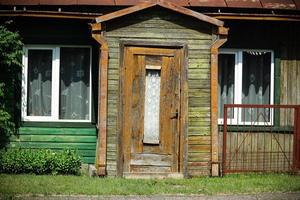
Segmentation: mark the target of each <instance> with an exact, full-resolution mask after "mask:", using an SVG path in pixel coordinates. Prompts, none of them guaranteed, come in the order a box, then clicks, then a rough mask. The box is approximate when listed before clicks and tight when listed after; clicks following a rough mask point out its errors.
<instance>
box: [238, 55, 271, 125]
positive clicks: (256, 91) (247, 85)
mask: <svg viewBox="0 0 300 200" xmlns="http://www.w3.org/2000/svg"><path fill="white" fill-rule="evenodd" d="M270 82H271V53H270V52H255V51H247V52H245V51H244V52H243V83H242V85H243V86H242V87H243V89H242V90H243V96H242V103H243V104H270ZM269 119H270V110H269V109H263V108H261V109H243V112H242V121H252V122H264V121H269Z"/></svg>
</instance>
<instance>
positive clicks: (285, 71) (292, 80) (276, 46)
mask: <svg viewBox="0 0 300 200" xmlns="http://www.w3.org/2000/svg"><path fill="white" fill-rule="evenodd" d="M225 26H226V27H229V28H230V31H229V37H228V41H227V42H226V44H225V45H224V47H223V48H248V49H270V50H274V54H275V91H274V93H275V94H274V95H275V96H274V100H275V103H277V104H279V103H280V104H300V38H299V35H300V26H299V22H279V21H273V22H270V21H244V20H239V21H226V22H225Z"/></svg>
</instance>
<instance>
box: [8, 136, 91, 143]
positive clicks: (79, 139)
mask: <svg viewBox="0 0 300 200" xmlns="http://www.w3.org/2000/svg"><path fill="white" fill-rule="evenodd" d="M10 141H12V142H13V141H16V142H49V143H50V142H67V143H76V142H77V143H96V141H97V138H96V135H94V136H81V135H75V136H71V135H20V136H12V137H11V139H10Z"/></svg>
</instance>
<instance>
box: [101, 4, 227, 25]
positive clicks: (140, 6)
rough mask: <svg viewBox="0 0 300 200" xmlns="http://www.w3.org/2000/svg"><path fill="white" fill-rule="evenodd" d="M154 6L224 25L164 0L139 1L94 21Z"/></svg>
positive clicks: (102, 20) (214, 19)
mask: <svg viewBox="0 0 300 200" xmlns="http://www.w3.org/2000/svg"><path fill="white" fill-rule="evenodd" d="M154 6H160V7H163V8H166V9H169V10H173V11H175V12H177V13H181V14H184V15H188V16H190V17H194V18H196V19H198V20H200V21H204V22H207V23H209V24H213V25H215V26H223V25H224V22H223V21H221V20H218V19H216V18H213V17H210V16H207V15H204V14H202V13H198V12H196V11H193V10H191V9H188V8H185V7H182V6H179V5H176V4H174V3H171V2H167V1H165V0H156V1H150V2H147V3H145V2H143V3H139V4H137V5H135V6H132V7H129V8H125V9H122V10H118V11H115V12H112V13H109V14H106V15H103V16H100V17H97V18H96V22H97V23H100V22H104V21H108V20H111V19H115V18H118V17H122V16H125V15H128V14H131V13H135V12H138V11H141V10H144V9H147V8H151V7H154Z"/></svg>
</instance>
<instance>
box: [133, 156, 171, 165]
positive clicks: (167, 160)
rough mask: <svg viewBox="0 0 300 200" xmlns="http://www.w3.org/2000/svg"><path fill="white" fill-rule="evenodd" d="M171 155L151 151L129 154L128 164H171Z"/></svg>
mask: <svg viewBox="0 0 300 200" xmlns="http://www.w3.org/2000/svg"><path fill="white" fill-rule="evenodd" d="M171 164H172V155H159V154H151V153H139V154H136V153H135V154H131V160H130V165H148V166H171Z"/></svg>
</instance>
